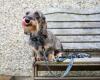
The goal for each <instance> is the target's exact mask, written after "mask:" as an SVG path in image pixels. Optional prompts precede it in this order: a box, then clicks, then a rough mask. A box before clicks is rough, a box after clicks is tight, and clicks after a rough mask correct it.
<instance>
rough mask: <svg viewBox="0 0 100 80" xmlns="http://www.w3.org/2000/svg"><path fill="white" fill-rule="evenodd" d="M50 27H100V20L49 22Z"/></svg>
mask: <svg viewBox="0 0 100 80" xmlns="http://www.w3.org/2000/svg"><path fill="white" fill-rule="evenodd" d="M48 28H61V29H63V28H74V29H77V28H100V22H48Z"/></svg>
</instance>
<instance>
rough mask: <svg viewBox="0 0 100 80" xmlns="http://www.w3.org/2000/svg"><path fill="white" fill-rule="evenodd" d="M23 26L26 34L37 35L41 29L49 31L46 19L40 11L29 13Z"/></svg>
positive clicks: (24, 18)
mask: <svg viewBox="0 0 100 80" xmlns="http://www.w3.org/2000/svg"><path fill="white" fill-rule="evenodd" d="M22 26H23V29H24V34H27V35H28V34H30V33H37V32H38V31H39V30H40V29H41V28H43V29H44V34H46V33H45V30H46V29H47V25H46V19H45V16H44V15H43V13H42V12H40V11H35V12H34V11H28V12H26V14H25V16H24V17H23V20H22Z"/></svg>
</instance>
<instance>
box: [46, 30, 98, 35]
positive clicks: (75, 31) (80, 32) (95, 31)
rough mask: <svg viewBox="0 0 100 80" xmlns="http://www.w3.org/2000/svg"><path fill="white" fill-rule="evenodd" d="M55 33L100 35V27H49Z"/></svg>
mask: <svg viewBox="0 0 100 80" xmlns="http://www.w3.org/2000/svg"><path fill="white" fill-rule="evenodd" d="M48 30H49V31H51V32H52V33H53V34H55V35H94V34H95V35H96V34H97V35H100V29H48Z"/></svg>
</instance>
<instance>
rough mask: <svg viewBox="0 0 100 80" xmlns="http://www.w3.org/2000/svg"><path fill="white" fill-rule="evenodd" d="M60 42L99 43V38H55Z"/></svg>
mask: <svg viewBox="0 0 100 80" xmlns="http://www.w3.org/2000/svg"><path fill="white" fill-rule="evenodd" d="M57 38H58V39H59V40H60V41H61V42H66V43H67V42H87V43H89V42H100V36H57Z"/></svg>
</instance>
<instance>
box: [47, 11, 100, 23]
mask: <svg viewBox="0 0 100 80" xmlns="http://www.w3.org/2000/svg"><path fill="white" fill-rule="evenodd" d="M99 17H100V14H96V15H75V14H66V13H56V14H50V15H46V19H47V21H100V18H99Z"/></svg>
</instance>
